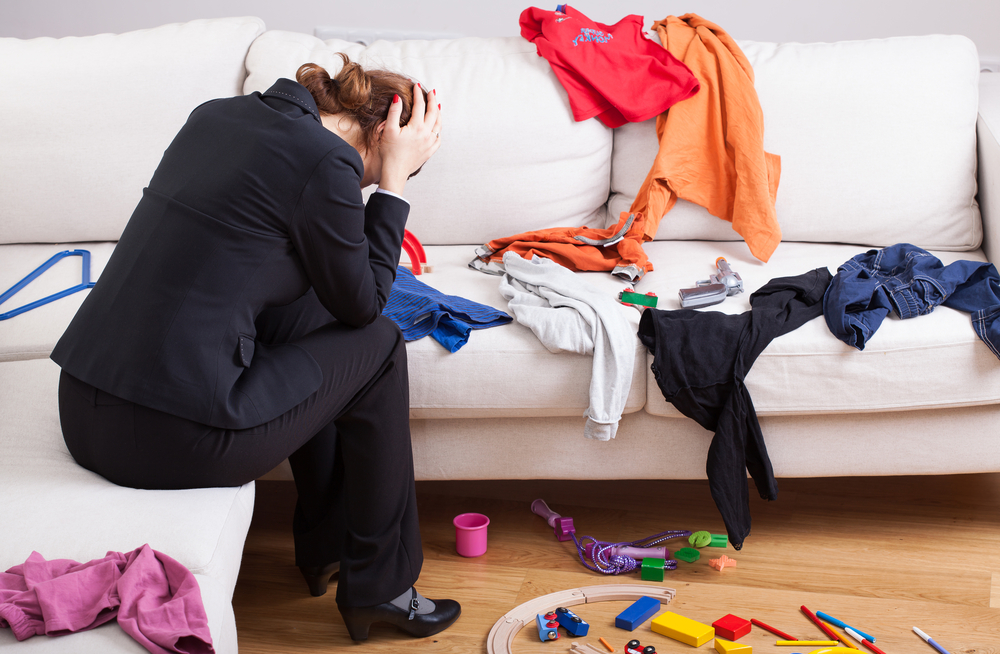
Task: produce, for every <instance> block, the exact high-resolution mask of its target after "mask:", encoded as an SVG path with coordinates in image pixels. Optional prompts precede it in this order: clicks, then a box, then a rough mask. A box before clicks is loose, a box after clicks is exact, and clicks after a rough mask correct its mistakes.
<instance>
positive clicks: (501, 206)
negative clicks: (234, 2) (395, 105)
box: [244, 31, 612, 258]
mask: <svg viewBox="0 0 1000 654" xmlns="http://www.w3.org/2000/svg"><path fill="white" fill-rule="evenodd" d="M340 51H343V52H344V53H346V54H347V55H348V56H349V57H350V58H351V60H352V61H358V62H360V63H361V64H362V65H365V66H373V67H382V68H387V69H390V70H394V71H397V72H400V73H403V74H405V75H408V76H410V77H412V78H413V79H414V80H415V81H418V82H420V83H421V84H422V85H423V86H424V87H425V88H426V89H427V90H428V91H430V90H432V89H437V92H438V97H439V98H440V100H441V104H442V114H441V117H442V134H441V138H442V139H443V143H442V146H441V148H440V149H439V150H438V151H437V153H436V154H435V155H434V157H433V158H432V159H431V160H430V161H429V162H428V163H427V164H426V165H425V166H424V168H423V170H422V171H421V172H420V175H419V176H417V177H415V178H413V180H411V181H410V182H409V183H408V184H407V185H406V191H405V196H406V198H407V200H409V201H410V203H411V210H410V217H409V220H408V223H407V229H409V230H410V231H412V232H413V233H414V234H415V235H416V236H417V238H419V239H420V240H421V242H423V243H425V244H430V245H446V244H467V245H468V244H476V245H478V244H482V243H485V242H486V241H488V240H490V239H493V238H499V237H502V236H510V235H513V234H518V233H520V232H524V231H529V230H537V229H543V228H546V227H566V226H578V225H589V226H592V227H603V226H604V221H605V219H606V214H605V210H606V203H607V200H608V195H609V193H610V179H611V142H612V131H611V130H610V129H608V128H606V127H604V126H603V125H602V124H600V123H599V122H598V121H596V120H589V121H585V122H582V123H576V122H574V121H573V117H572V115H571V114H570V112H569V105H568V102H567V99H566V93H565V91H563V89H562V87H561V86H560V85H559V82H558V80H556V78H555V75H553V73H552V70H551V68H550V67H549V64H548V62H547V61H546V60H545V59H542V58H541V57H539V56H538V55H537V53H536V50H535V46H534V45H533V44H532V43H529V42H528V41H526V40H524V39H522V38H520V37H510V38H461V39H454V40H442V41H398V42H389V41H376V42H375V43H373V44H372V45H371V46H370V47H364V46H362V45H359V44H354V43H349V42H347V41H338V40H330V41H326V42H324V41H321V40H319V39H317V38H315V37H312V36H308V35H306V34H299V33H293V32H280V31H269V32H267V33H265V34H264V35H263V36H261V37H260V38H259V39H257V40H256V41H255V42H254V44H253V46H251V48H250V53H249V55H248V56H247V80H246V84H245V85H244V92H245V93H252V92H254V91H265V90H267V88H268V87H270V86H271V84H273V83H274V81H275V80H276V79H278V78H280V77H287V78H290V79H294V78H295V71H296V70H297V69H298V67H299V66H300V65H302V64H304V63H308V62H312V63H315V64H318V65H320V66H323V67H324V68H326V69H327V71H328V72H330V74H331V75H333V74H335V73H336V71H338V70H340V67H341V59H340V57H338V56H337V52H340ZM470 258H471V250H470Z"/></svg>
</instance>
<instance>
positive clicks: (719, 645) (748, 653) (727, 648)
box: [715, 638, 753, 654]
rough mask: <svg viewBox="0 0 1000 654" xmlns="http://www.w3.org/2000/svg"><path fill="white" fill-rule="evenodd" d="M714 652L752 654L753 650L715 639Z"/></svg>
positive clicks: (729, 641) (738, 644)
mask: <svg viewBox="0 0 1000 654" xmlns="http://www.w3.org/2000/svg"><path fill="white" fill-rule="evenodd" d="M715 651H716V652H718V653H719V654H753V648H752V647H750V646H749V645H744V644H743V643H734V642H733V641H731V640H723V639H721V638H716V639H715Z"/></svg>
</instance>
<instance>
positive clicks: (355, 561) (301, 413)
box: [59, 294, 423, 606]
mask: <svg viewBox="0 0 1000 654" xmlns="http://www.w3.org/2000/svg"><path fill="white" fill-rule="evenodd" d="M331 320H332V317H331V316H330V314H329V313H327V312H326V310H325V309H323V308H322V305H320V304H319V302H318V301H317V300H316V298H315V295H313V294H309V295H307V296H305V297H304V298H302V299H301V300H300V301H298V302H296V303H294V304H293V305H289V306H288V307H282V308H279V309H269V310H268V311H265V312H264V313H263V314H261V316H260V318H259V319H258V337H259V338H261V339H262V340H267V341H270V342H278V340H279V339H280V340H282V341H283V342H294V343H296V344H297V345H299V346H301V347H303V348H305V349H306V350H308V351H309V352H310V354H312V356H313V357H314V358H315V359H316V361H317V362H319V364H320V366H321V367H322V369H323V383H322V385H321V386H320V388H319V389H317V391H316V392H315V393H313V394H312V395H311V396H310V397H308V398H307V399H306V400H305V401H304V402H302V403H301V404H299V405H298V406H296V407H294V408H293V409H291V410H290V411H288V412H287V413H285V414H283V415H281V416H279V417H277V418H275V419H274V420H272V421H270V422H268V423H265V424H263V425H259V426H257V427H253V428H250V429H241V430H226V429H219V428H215V427H210V426H207V425H202V424H199V423H195V422H192V421H190V420H186V419H183V418H179V417H177V416H173V415H170V414H166V413H162V412H159V411H155V410H152V409H148V408H145V407H142V406H139V405H136V404H133V403H131V402H127V401H125V400H122V399H120V398H117V397H115V396H112V395H109V394H107V393H104V392H103V391H100V390H98V389H95V388H94V387H92V386H90V385H88V384H85V383H83V382H82V381H80V380H78V379H75V378H73V377H72V376H70V375H68V374H66V373H63V374H62V377H61V378H60V382H59V410H60V417H61V422H62V429H63V436H64V438H65V441H66V445H67V447H68V448H69V451H70V453H71V454H72V455H73V458H74V459H76V461H77V462H78V463H79V464H80V465H82V466H83V467H85V468H87V469H88V470H91V471H93V472H96V473H97V474H99V475H101V476H103V477H105V478H106V479H108V480H109V481H111V482H113V483H116V484H119V485H122V486H129V487H132V488H145V489H181V488H205V487H217V486H238V485H242V484H245V483H247V482H249V481H251V480H254V479H256V478H257V477H260V476H261V475H263V474H264V473H266V472H268V471H269V470H271V469H272V468H274V467H275V466H276V465H278V464H279V463H281V461H283V460H284V459H285V458H288V459H289V462H290V463H291V466H292V472H293V474H294V476H295V485H296V488H297V490H298V502H297V505H296V508H295V516H294V522H293V533H294V538H295V558H296V564H297V565H300V566H319V565H326V564H327V563H331V562H333V561H338V560H339V561H340V562H341V568H340V578H339V582H338V586H337V602H338V604H341V605H344V606H373V605H375V604H380V603H382V602H386V601H388V600H390V599H393V598H395V597H397V596H398V595H400V594H402V593H403V591H405V590H406V589H407V588H409V587H410V586H412V585H413V584H414V582H415V581H416V580H417V577H418V576H419V574H420V568H421V565H422V563H423V551H422V548H421V543H420V530H419V525H418V518H417V505H416V493H415V488H414V479H413V455H412V449H411V446H410V430H409V389H408V380H407V370H406V350H405V348H404V341H403V336H402V334H401V333H400V331H399V328H398V327H397V326H396V325H395V323H393V322H392V321H390V320H389V319H387V318H384V317H383V318H379V319H378V320H376V321H375V322H374V323H372V324H370V325H368V326H366V327H363V328H360V329H355V328H350V327H345V326H343V325H340V324H338V323H336V322H330V321H331ZM109 365H113V363H109Z"/></svg>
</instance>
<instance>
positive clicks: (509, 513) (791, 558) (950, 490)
mask: <svg viewBox="0 0 1000 654" xmlns="http://www.w3.org/2000/svg"><path fill="white" fill-rule="evenodd" d="M779 484H780V488H781V491H780V494H779V499H778V501H776V502H773V503H768V502H765V501H764V500H760V499H758V498H756V497H755V498H754V500H753V501H752V503H751V509H752V512H753V520H754V523H753V524H754V526H753V532H752V534H751V535H750V537H749V538H748V539H747V541H746V544H745V546H744V548H743V549H742V550H741V551H739V552H736V551H734V550H733V549H732V548H729V549H728V550H727V551H726V553H727V554H728V555H729V556H730V557H732V558H734V559H736V560H737V562H738V565H737V567H735V568H727V569H725V570H724V571H722V572H717V571H716V570H714V569H712V568H710V567H709V565H708V559H709V558H715V557H716V556H717V555H718V554H719V553H720V551H719V550H709V549H705V550H702V558H701V559H700V560H699V561H697V562H695V563H691V564H688V563H684V562H680V564H679V568H678V569H677V570H676V571H673V572H667V576H666V579H665V580H664V582H663V585H665V586H668V587H670V588H674V589H676V591H677V596H676V598H675V599H674V601H673V602H671V603H670V604H669V605H668V606H665V607H664V608H665V609H666V608H669V609H670V610H672V611H674V612H676V613H680V614H682V615H685V616H687V617H690V618H693V619H695V620H698V621H700V622H704V623H708V624H711V623H712V622H714V621H715V620H717V619H718V618H720V617H722V616H723V615H725V614H727V613H733V614H736V615H738V616H740V617H743V618H746V619H750V618H756V619H758V620H761V621H763V622H765V623H767V624H770V625H773V626H775V627H777V628H779V629H782V630H784V631H786V632H789V633H790V634H792V635H794V636H797V637H798V638H800V639H817V638H821V637H822V634H821V633H820V631H819V630H818V629H817V628H816V627H815V626H814V625H813V624H812V623H811V622H809V621H808V620H807V618H806V617H805V616H804V615H803V614H802V613H801V612H800V610H799V607H800V606H801V605H806V606H807V607H809V608H810V609H812V610H813V611H816V610H819V611H824V612H826V613H828V614H830V615H833V616H835V617H838V618H840V619H841V620H843V621H844V622H847V623H848V624H851V625H853V626H855V627H857V628H858V629H861V630H863V631H866V632H868V633H870V634H873V635H874V636H876V638H877V643H876V644H877V646H879V647H880V648H881V649H882V650H884V651H885V652H886V654H904V653H905V654H911V653H917V654H920V653H923V652H926V653H928V654H934V650H932V649H931V648H930V647H929V646H928V645H926V644H925V643H924V642H923V641H921V640H920V639H919V638H918V637H917V636H916V635H915V634H914V633H913V631H912V627H914V626H917V627H919V628H921V629H923V630H924V631H925V632H927V633H928V634H929V635H930V636H931V637H932V638H934V639H935V640H936V641H937V642H939V643H940V644H941V645H942V646H943V647H945V648H946V649H947V650H948V651H949V652H951V654H973V653H975V654H1000V475H968V476H948V477H901V478H837V479H782V480H779ZM418 496H419V502H420V518H421V529H422V535H423V543H424V556H425V562H424V568H423V573H422V575H421V577H420V581H419V582H418V584H417V587H418V589H419V590H420V591H421V592H422V593H423V594H424V595H426V596H427V597H431V598H434V597H450V598H453V599H455V600H458V601H459V602H460V603H461V604H462V616H461V618H460V619H459V621H458V622H457V623H456V624H455V625H454V626H452V627H451V628H450V629H448V630H447V631H445V632H443V633H441V634H439V635H437V636H435V637H432V638H427V639H423V640H416V639H412V638H410V637H408V636H405V635H403V634H402V633H400V632H398V631H396V630H395V629H394V628H393V627H390V626H387V625H377V626H373V628H372V631H371V636H370V638H369V640H368V641H367V642H366V643H364V644H355V643H353V642H352V641H351V640H350V639H349V638H348V636H347V632H346V630H345V628H344V624H343V622H342V620H341V619H340V615H339V613H338V612H337V609H336V604H335V602H334V592H332V591H333V587H332V585H331V592H330V593H328V594H327V595H326V596H324V597H321V598H313V597H310V596H309V594H308V592H307V590H306V587H305V584H304V582H303V581H302V579H301V577H300V576H299V575H298V570H297V569H296V568H295V567H294V566H293V555H292V540H291V536H290V524H291V508H292V506H293V503H294V487H293V486H292V484H291V482H284V481H265V482H258V485H257V506H256V509H255V515H254V521H253V525H252V526H251V528H250V534H249V536H248V538H247V542H246V548H245V553H244V558H243V566H242V570H241V572H240V577H239V583H238V584H237V587H236V594H235V597H234V605H235V610H236V622H237V628H238V630H239V644H240V652H241V653H242V654H257V653H261V654H263V653H265V652H266V653H268V654H275V653H278V654H280V653H286V652H287V653H292V652H296V653H297V652H337V651H354V652H362V651H364V652H393V653H396V652H411V651H419V652H428V653H433V652H449V653H465V652H470V653H471V652H476V653H480V652H485V651H486V645H485V643H486V637H487V634H488V633H489V630H490V628H491V626H492V625H493V624H494V622H496V621H497V619H498V618H500V617H501V616H503V615H504V614H505V613H506V612H508V611H510V610H511V609H513V608H514V607H516V606H518V605H519V604H521V603H522V602H525V601H527V600H529V599H532V598H535V597H538V596H540V595H545V594H548V593H552V592H555V591H559V590H565V589H572V588H577V587H581V586H590V585H595V584H603V583H623V582H625V583H640V580H639V577H638V574H633V575H627V576H622V577H607V576H604V575H600V574H597V573H593V572H590V571H588V570H586V569H585V568H583V566H582V565H580V563H579V561H578V559H577V557H576V549H575V547H574V546H573V544H572V542H570V543H560V542H557V541H556V539H555V538H554V536H553V534H552V530H551V529H550V528H549V527H548V526H547V525H546V524H545V522H544V521H543V520H542V519H541V518H539V517H537V516H535V515H534V514H532V513H531V512H530V509H529V504H530V502H531V500H533V499H535V498H539V497H541V498H544V499H545V500H546V501H547V502H548V503H549V505H550V506H551V507H552V508H553V510H555V511H557V512H559V513H561V514H562V515H564V516H568V517H572V518H573V519H574V522H575V524H576V527H577V531H578V533H579V534H582V535H593V536H596V537H598V538H599V539H601V540H609V541H626V540H634V539H637V538H641V537H644V536H647V535H650V534H653V533H656V532H659V531H664V530H667V529H689V530H708V531H711V532H712V533H725V531H724V529H723V526H722V521H721V519H720V518H719V516H718V513H717V511H716V509H715V506H714V504H713V503H712V501H711V498H710V496H709V492H708V487H707V483H706V482H700V481H635V482H629V481H603V482H577V481H560V482H552V481H544V482H540V481H519V482H422V483H419V484H418ZM467 511H475V512H479V513H485V514H486V515H488V516H489V517H490V519H491V524H490V527H489V539H490V540H489V551H488V552H487V553H486V554H485V555H484V556H482V557H480V558H476V559H465V558H462V557H459V556H458V555H457V554H456V553H455V552H454V528H453V527H452V526H451V518H452V517H453V516H455V515H456V514H458V513H463V512H467ZM685 544H686V543H685ZM679 546H680V545H677V547H679ZM671 549H675V548H671ZM710 553H711V554H710ZM647 583H652V582H647ZM654 585H655V584H654ZM628 604H629V602H601V603H594V604H589V605H587V604H583V605H579V606H577V607H575V609H574V610H575V611H576V613H577V614H578V615H580V616H581V617H582V618H583V619H584V620H586V621H587V622H589V623H590V624H591V628H590V634H589V635H588V636H586V637H584V638H581V639H572V638H570V637H569V636H567V635H566V634H565V633H564V632H563V633H562V635H561V636H560V638H559V640H558V641H555V642H547V643H542V642H540V641H539V640H538V638H537V633H536V632H535V630H534V629H533V627H531V626H529V627H528V628H525V629H524V630H522V631H521V633H520V634H519V635H518V637H517V639H516V641H515V644H514V647H513V652H516V653H533V652H546V653H548V654H553V653H554V652H560V653H562V652H567V651H569V647H570V645H571V643H572V642H573V641H574V640H576V641H582V642H589V643H591V644H593V645H597V646H598V647H600V644H599V642H598V637H601V636H603V637H604V638H605V639H606V640H608V641H609V642H610V643H611V644H612V645H613V646H614V647H615V650H616V651H617V652H621V651H622V648H623V647H624V644H625V642H627V641H628V640H630V639H631V638H637V639H639V640H640V641H641V642H642V644H643V645H655V646H656V650H657V652H659V653H660V654H664V653H667V652H688V651H693V649H692V648H691V647H689V646H688V645H684V644H681V643H679V642H676V641H672V640H670V639H669V638H667V637H665V636H661V635H659V634H656V633H654V632H652V631H651V630H650V628H649V623H648V622H647V623H646V624H644V625H642V626H640V627H639V628H638V629H636V631H634V632H631V633H629V632H626V631H623V630H620V629H616V628H615V627H614V626H613V625H614V617H615V616H616V615H617V614H618V613H619V612H621V611H622V610H623V609H624V608H625V607H626V606H628ZM775 640H776V637H775V636H773V635H771V634H768V633H767V632H764V631H761V630H760V629H758V628H756V627H755V628H754V630H753V632H752V633H751V634H750V635H748V636H746V637H744V638H742V639H741V640H740V642H741V643H744V644H749V645H752V646H753V651H754V652H755V653H756V654H761V653H762V652H781V653H783V654H792V653H793V652H804V653H805V652H811V651H812V650H813V649H816V648H814V647H802V648H798V647H796V648H792V647H777V646H775ZM699 651H703V652H704V651H713V652H714V649H713V648H712V644H711V641H710V642H709V644H707V645H704V646H703V647H702V648H701V649H700V650H699Z"/></svg>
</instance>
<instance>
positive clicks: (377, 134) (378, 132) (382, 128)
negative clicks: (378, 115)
mask: <svg viewBox="0 0 1000 654" xmlns="http://www.w3.org/2000/svg"><path fill="white" fill-rule="evenodd" d="M385 123H386V121H384V120H383V121H382V122H381V123H379V124H378V127H376V128H375V138H376V140H378V141H381V140H382V132H384V131H385Z"/></svg>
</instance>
